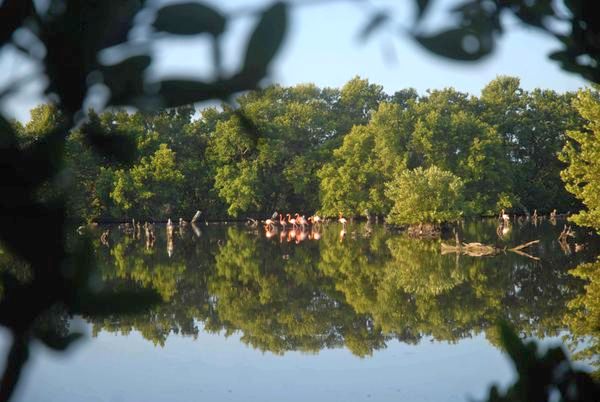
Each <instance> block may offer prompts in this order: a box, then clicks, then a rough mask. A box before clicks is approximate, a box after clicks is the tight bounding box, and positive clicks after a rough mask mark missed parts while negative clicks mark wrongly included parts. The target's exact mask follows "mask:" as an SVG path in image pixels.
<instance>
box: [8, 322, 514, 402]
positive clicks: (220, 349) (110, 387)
mask: <svg viewBox="0 0 600 402" xmlns="http://www.w3.org/2000/svg"><path fill="white" fill-rule="evenodd" d="M2 346H3V349H4V348H5V346H6V342H2ZM36 349H37V350H36V351H35V354H36V358H35V359H34V360H33V361H32V363H31V365H30V369H29V370H28V371H27V372H26V376H25V378H24V380H23V383H22V384H21V387H20V390H19V393H18V395H17V398H15V402H20V401H40V402H41V401H63V402H71V401H72V402H76V401H77V402H79V401H83V400H85V401H115V402H116V401H145V402H152V401H157V402H158V401H173V402H176V401H195V400H201V401H257V402H258V401H298V402H300V401H302V402H305V401H313V402H316V401H411V400H412V401H467V400H468V397H469V396H471V397H476V398H481V397H483V395H484V393H485V392H486V390H487V387H488V385H489V384H490V383H491V382H499V383H501V384H507V383H508V382H509V380H510V379H511V378H512V370H511V366H510V363H509V362H508V361H507V360H506V359H505V357H503V355H502V354H501V352H500V351H499V350H498V349H496V348H495V347H493V346H492V345H490V344H489V343H488V342H487V340H486V339H485V337H484V336H483V335H480V336H476V337H474V338H472V339H465V340H462V341H460V342H458V343H457V344H448V343H444V342H442V343H438V342H435V343H432V342H429V340H428V339H424V340H423V341H422V342H421V343H420V344H419V345H416V346H412V345H406V344H402V343H399V342H396V341H393V342H389V344H388V347H387V348H386V349H383V350H380V351H376V352H375V353H374V354H373V356H372V357H368V358H358V357H356V356H354V355H352V354H351V353H350V352H349V351H348V350H345V349H333V350H323V351H321V352H319V353H318V354H315V355H312V354H302V353H299V352H289V353H286V354H285V355H284V356H276V355H273V354H271V353H264V354H263V353H261V352H260V351H257V350H254V349H252V348H250V347H248V346H246V345H244V344H243V343H241V342H240V341H239V337H238V336H237V335H234V336H231V337H229V338H225V337H223V336H219V335H211V334H205V333H201V334H200V335H199V337H198V339H197V340H193V339H192V338H185V337H180V336H170V337H169V338H168V340H167V342H166V345H165V347H164V348H160V347H158V348H155V347H154V346H153V345H152V343H150V342H148V341H146V340H144V339H143V338H142V337H141V336H140V335H139V334H138V333H132V334H130V335H129V336H127V337H125V336H116V335H113V334H108V333H105V332H103V333H101V334H100V335H99V336H98V337H97V338H91V339H88V340H86V341H84V342H82V343H81V344H80V345H79V346H78V347H76V348H75V349H74V352H73V353H71V354H69V356H68V357H66V358H65V357H64V356H59V355H57V354H55V353H52V352H49V351H48V350H46V349H44V348H42V347H39V345H38V346H36Z"/></svg>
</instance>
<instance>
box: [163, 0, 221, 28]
mask: <svg viewBox="0 0 600 402" xmlns="http://www.w3.org/2000/svg"><path fill="white" fill-rule="evenodd" d="M226 22H227V21H226V19H225V17H223V16H222V15H221V14H220V13H219V12H217V11H216V10H215V9H213V8H211V7H208V6H206V5H204V4H200V3H195V2H194V3H180V4H173V5H168V6H165V7H163V8H161V9H160V10H159V11H158V14H157V16H156V20H155V21H154V24H153V25H154V28H156V29H157V30H159V31H164V32H168V33H172V34H176V35H196V34H201V33H209V34H211V35H213V36H219V35H221V34H222V33H223V31H224V30H225V23H226Z"/></svg>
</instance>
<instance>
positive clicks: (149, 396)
mask: <svg viewBox="0 0 600 402" xmlns="http://www.w3.org/2000/svg"><path fill="white" fill-rule="evenodd" d="M563 225H564V222H561V221H559V222H556V223H553V222H550V221H547V220H545V221H542V222H539V223H538V224H537V225H534V224H533V223H532V222H529V221H522V222H518V221H514V222H513V223H512V224H511V227H510V230H508V231H507V230H505V233H504V234H503V233H502V232H501V231H497V230H496V229H497V227H496V222H495V221H492V220H488V221H473V222H467V223H465V224H464V225H463V226H462V227H461V228H459V234H460V237H461V239H462V240H463V241H465V242H473V241H478V242H482V243H487V244H493V245H495V246H497V247H498V248H499V249H504V248H510V247H514V246H516V245H518V244H522V243H525V242H528V241H531V240H537V239H539V240H540V242H539V243H538V244H535V245H533V246H531V247H529V248H527V249H524V250H522V251H524V252H526V253H527V254H528V255H523V254H517V253H514V252H511V251H509V250H505V251H500V252H499V254H497V255H495V256H492V257H472V256H467V255H459V254H454V253H450V254H442V253H441V244H440V241H435V240H415V239H409V238H407V237H405V236H403V235H399V234H393V233H390V232H389V231H387V230H386V229H385V228H384V227H383V226H382V225H367V224H364V223H361V224H351V225H349V226H348V228H347V231H346V233H345V234H343V233H341V230H342V227H341V226H339V225H338V224H337V223H335V224H333V223H332V224H329V225H326V226H324V227H323V228H321V229H319V230H318V231H314V230H313V231H310V230H309V231H307V232H306V233H302V232H296V233H290V231H287V232H282V231H276V232H273V233H269V234H268V235H265V232H264V231H263V230H262V229H259V230H255V229H250V228H247V227H245V226H241V225H237V226H236V225H208V226H204V225H202V226H200V227H198V228H192V227H190V226H189V225H187V226H185V227H182V228H176V229H175V233H174V236H173V239H172V240H171V241H168V240H167V239H166V236H165V230H164V226H163V225H160V226H159V225H157V227H156V234H157V239H156V241H155V242H154V244H153V245H151V246H150V245H148V244H147V243H146V241H145V239H144V233H143V231H142V233H141V236H139V238H138V236H136V233H135V231H134V232H133V233H125V232H123V231H122V230H119V229H118V228H117V227H113V228H111V232H110V234H109V235H108V242H107V244H103V243H102V242H100V240H98V241H97V242H96V243H97V244H96V250H97V260H98V265H99V272H100V273H99V276H98V278H97V279H96V280H97V286H98V287H103V288H107V287H109V288H110V287H114V288H119V287H121V288H122V287H139V286H141V287H146V288H153V289H155V290H156V291H157V292H158V293H159V294H160V295H161V297H162V298H163V300H164V303H163V304H161V305H158V306H155V307H153V308H152V309H150V310H149V311H148V312H146V313H144V314H140V315H133V316H111V317H107V318H105V319H102V320H89V319H88V318H87V317H75V318H74V319H72V320H70V321H69V320H56V321H57V324H56V325H64V326H65V328H64V331H68V330H69V327H70V329H71V330H72V329H74V328H76V329H80V330H81V329H83V330H84V331H86V332H87V333H88V334H89V337H88V339H87V340H85V341H83V342H81V344H80V345H78V346H77V347H75V348H74V351H73V352H72V353H71V354H69V355H68V356H58V355H55V354H53V353H51V352H48V351H46V350H44V349H43V348H42V347H41V346H40V347H37V348H36V350H37V353H35V354H34V359H33V361H32V363H31V365H30V370H29V372H28V373H27V375H26V378H24V381H23V383H22V384H21V386H20V390H19V394H18V395H17V398H16V400H19V401H27V400H36V401H44V400H48V401H54V400H60V401H79V400H84V399H85V400H90V401H95V400H98V401H121V400H122V401H134V400H140V401H142V400H143V401H166V400H169V401H190V400H208V401H219V400H224V401H225V400H227V401H229V400H231V401H254V400H255V401H268V400H273V401H275V400H277V401H306V400H314V401H336V400H344V401H352V400H357V401H359V400H378V401H382V400H385V401H401V400H422V401H427V400H432V401H433V400H445V401H465V400H467V398H468V396H474V397H477V398H481V397H482V396H483V394H484V392H485V390H486V389H487V387H488V386H489V385H490V383H491V382H492V381H499V382H501V383H503V384H506V383H507V382H508V380H510V379H511V376H512V374H511V372H512V371H511V367H510V364H509V363H508V362H507V361H506V359H505V357H504V356H503V355H502V353H501V351H500V350H499V349H498V346H497V345H498V334H497V332H496V329H495V327H494V323H495V322H497V320H499V319H503V320H507V321H508V322H510V323H511V324H512V325H513V326H514V327H515V328H516V329H517V330H518V331H519V332H520V333H521V334H522V335H523V336H528V337H535V338H538V339H541V340H543V342H544V343H555V342H558V341H560V340H561V339H562V340H564V341H565V342H566V343H567V345H570V346H571V347H572V349H573V351H576V352H577V353H578V354H577V355H575V357H576V358H580V359H581V360H582V364H586V365H590V367H593V364H594V363H596V360H595V358H597V351H598V333H597V332H596V333H594V332H593V330H589V331H588V330H587V329H586V328H588V327H593V325H588V326H586V319H587V318H586V315H585V314H583V315H582V314H581V311H582V309H583V310H585V311H589V310H590V306H588V305H586V303H588V304H589V303H590V301H589V299H590V297H591V296H590V295H587V294H586V289H588V287H589V286H588V285H589V281H590V278H589V277H586V276H585V275H578V274H577V272H578V271H577V269H575V268H576V267H588V266H595V265H594V264H587V265H586V264H585V263H587V262H593V261H595V258H596V256H597V255H598V254H600V252H599V250H598V242H597V240H596V239H595V238H593V237H592V236H591V235H590V234H588V233H587V231H586V230H584V229H577V237H576V238H575V239H571V240H570V246H569V247H565V245H564V244H562V245H561V244H560V243H559V242H557V240H556V239H557V237H558V235H559V233H560V232H561V230H562V229H563ZM104 230H105V228H100V229H98V231H97V232H95V236H96V238H98V239H99V237H100V234H101V233H102V232H103V231H104ZM446 242H450V243H453V242H454V239H452V240H451V241H450V240H447V241H446ZM575 242H577V243H579V244H586V246H585V248H584V249H583V250H579V251H578V252H575V246H574V244H575ZM578 269H579V268H578ZM588 270H589V269H588ZM586 272H587V271H586ZM595 277H596V278H597V275H596V276H595ZM586 279H587V280H586ZM592 280H593V277H592ZM596 286H597V284H596ZM586 297H587V298H586ZM596 303H597V301H596ZM577 341H581V342H580V343H579V344H577V343H576V342H577Z"/></svg>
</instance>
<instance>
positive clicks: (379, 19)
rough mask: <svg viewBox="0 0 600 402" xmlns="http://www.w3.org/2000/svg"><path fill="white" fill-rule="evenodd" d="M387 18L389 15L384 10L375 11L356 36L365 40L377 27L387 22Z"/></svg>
mask: <svg viewBox="0 0 600 402" xmlns="http://www.w3.org/2000/svg"><path fill="white" fill-rule="evenodd" d="M388 19H389V16H388V15H387V14H386V13H384V12H378V13H375V15H373V16H372V17H371V19H370V20H369V22H368V23H367V25H365V26H364V27H363V29H361V31H360V34H359V36H358V37H359V39H360V40H362V41H364V40H367V39H368V38H369V36H371V34H373V32H375V30H377V28H380V27H381V26H382V25H383V24H385V22H387V21H388Z"/></svg>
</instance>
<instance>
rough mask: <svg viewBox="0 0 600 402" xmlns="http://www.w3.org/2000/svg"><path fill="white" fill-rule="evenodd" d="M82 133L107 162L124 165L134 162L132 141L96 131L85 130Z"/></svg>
mask: <svg viewBox="0 0 600 402" xmlns="http://www.w3.org/2000/svg"><path fill="white" fill-rule="evenodd" d="M84 133H85V134H86V135H87V140H88V141H89V143H90V145H92V146H93V147H94V148H95V149H96V151H97V152H99V153H101V154H102V155H104V156H106V157H107V158H109V160H110V159H112V160H115V161H117V162H120V163H124V164H131V163H133V161H134V160H135V157H136V144H135V141H134V140H133V139H131V138H129V137H125V136H123V135H121V136H117V135H114V134H106V133H103V132H101V131H96V130H85V131H84Z"/></svg>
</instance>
